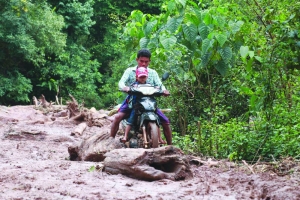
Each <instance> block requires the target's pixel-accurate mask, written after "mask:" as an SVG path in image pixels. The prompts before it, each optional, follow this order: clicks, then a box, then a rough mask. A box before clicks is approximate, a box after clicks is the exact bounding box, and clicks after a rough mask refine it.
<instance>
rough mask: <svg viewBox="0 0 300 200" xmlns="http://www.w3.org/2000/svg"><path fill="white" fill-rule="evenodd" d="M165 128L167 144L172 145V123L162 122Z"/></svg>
mask: <svg viewBox="0 0 300 200" xmlns="http://www.w3.org/2000/svg"><path fill="white" fill-rule="evenodd" d="M162 127H163V130H164V135H165V137H166V140H167V144H168V145H172V131H171V127H170V124H165V123H163V124H162Z"/></svg>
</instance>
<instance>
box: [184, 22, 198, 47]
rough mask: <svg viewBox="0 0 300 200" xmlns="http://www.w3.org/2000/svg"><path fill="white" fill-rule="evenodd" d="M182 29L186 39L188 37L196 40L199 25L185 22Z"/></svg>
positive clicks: (191, 40) (189, 39) (192, 40)
mask: <svg viewBox="0 0 300 200" xmlns="http://www.w3.org/2000/svg"><path fill="white" fill-rule="evenodd" d="M182 29H183V33H184V37H185V39H187V40H188V41H189V42H191V43H192V42H194V41H195V39H196V36H197V34H198V30H197V26H196V25H195V24H190V25H186V24H183V25H182Z"/></svg>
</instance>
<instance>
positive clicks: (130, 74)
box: [119, 66, 166, 91]
mask: <svg viewBox="0 0 300 200" xmlns="http://www.w3.org/2000/svg"><path fill="white" fill-rule="evenodd" d="M136 68H137V66H135V67H129V68H127V69H126V70H125V72H124V74H123V76H122V78H121V80H120V81H119V88H120V89H122V88H124V87H126V86H130V85H131V84H132V83H134V82H135V81H136V75H135V71H136ZM147 69H148V79H147V83H149V84H151V85H153V86H157V87H161V89H162V90H163V91H164V90H166V88H165V86H164V85H163V84H162V82H161V80H160V78H159V76H158V74H157V72H156V71H155V70H154V69H151V68H149V67H147Z"/></svg>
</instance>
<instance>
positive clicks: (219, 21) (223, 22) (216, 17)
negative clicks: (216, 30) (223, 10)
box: [213, 16, 225, 28]
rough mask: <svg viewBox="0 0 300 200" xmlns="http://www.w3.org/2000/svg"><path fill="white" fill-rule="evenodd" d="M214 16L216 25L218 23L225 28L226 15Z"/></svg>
mask: <svg viewBox="0 0 300 200" xmlns="http://www.w3.org/2000/svg"><path fill="white" fill-rule="evenodd" d="M213 18H214V21H215V23H214V24H215V25H217V26H218V27H220V28H224V25H225V19H224V17H221V16H213Z"/></svg>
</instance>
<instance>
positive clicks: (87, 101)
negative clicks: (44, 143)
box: [0, 0, 300, 162]
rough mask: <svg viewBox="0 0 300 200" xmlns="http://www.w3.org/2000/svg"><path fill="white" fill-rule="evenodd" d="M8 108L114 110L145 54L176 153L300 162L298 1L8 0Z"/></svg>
mask: <svg viewBox="0 0 300 200" xmlns="http://www.w3.org/2000/svg"><path fill="white" fill-rule="evenodd" d="M0 14H1V16H0V104H1V105H6V106H13V105H28V104H32V97H33V96H36V97H39V96H40V95H41V94H43V95H45V96H46V98H47V100H49V101H50V100H51V101H53V102H54V101H55V96H58V97H59V98H61V99H62V100H63V101H64V102H65V101H66V100H67V99H68V95H69V94H72V95H73V96H74V97H75V98H76V99H78V100H80V101H81V102H84V105H85V106H86V107H95V108H96V109H103V108H107V109H109V108H112V107H113V106H115V105H117V104H118V103H121V102H122V100H123V99H124V98H125V94H123V93H122V92H119V91H118V87H117V84H118V81H119V79H120V78H121V76H122V74H123V72H124V70H125V69H126V68H127V67H129V66H134V65H135V64H136V62H135V58H136V52H137V51H138V50H139V49H140V48H148V49H149V50H150V51H151V52H152V59H151V60H152V61H151V64H150V67H151V68H153V69H155V70H157V72H158V73H159V74H160V75H162V74H163V73H164V72H169V73H170V75H171V76H170V78H169V79H168V80H167V81H166V82H164V85H165V86H166V87H167V89H168V90H169V91H170V93H171V96H170V97H167V98H160V100H159V107H161V108H171V109H172V112H170V113H168V114H167V115H168V117H169V118H170V120H171V124H172V130H173V141H174V145H175V146H178V147H180V148H181V149H183V150H184V151H185V152H187V153H191V154H196V155H197V154H201V155H204V156H212V157H215V158H229V159H230V160H241V159H244V160H247V161H253V162H255V161H257V160H259V159H262V160H270V159H277V158H280V157H287V156H291V157H293V158H296V159H299V156H300V136H299V135H300V134H299V132H300V124H299V121H300V117H299V115H298V112H299V111H298V110H299V108H300V102H299V101H300V82H299V70H300V63H299V62H300V36H299V34H300V33H299V32H300V20H299V19H300V2H299V1H296V0H291V1H287V0H282V1H268V0H214V1H208V0H198V1H197V0H165V1H162V0H157V1H154V0H148V1H145V0H134V1H133V0H127V1H126V2H124V1H113V0H81V1H77V0H36V1H29V0H10V1H5V0H0Z"/></svg>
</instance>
